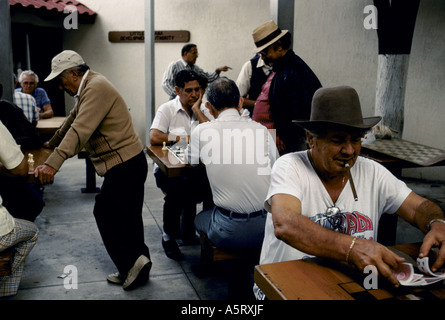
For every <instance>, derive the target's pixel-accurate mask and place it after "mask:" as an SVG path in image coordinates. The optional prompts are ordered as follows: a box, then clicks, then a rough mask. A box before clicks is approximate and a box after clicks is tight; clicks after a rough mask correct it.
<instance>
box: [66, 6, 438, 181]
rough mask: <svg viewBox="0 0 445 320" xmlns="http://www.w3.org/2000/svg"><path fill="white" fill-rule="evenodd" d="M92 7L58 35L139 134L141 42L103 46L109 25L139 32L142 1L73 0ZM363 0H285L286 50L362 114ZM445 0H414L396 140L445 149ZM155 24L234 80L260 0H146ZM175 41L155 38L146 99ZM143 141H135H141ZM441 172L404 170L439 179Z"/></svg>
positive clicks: (371, 95) (369, 45) (367, 34)
mask: <svg viewBox="0 0 445 320" xmlns="http://www.w3.org/2000/svg"><path fill="white" fill-rule="evenodd" d="M82 3H84V4H85V5H87V6H88V7H90V8H91V9H92V10H95V11H96V12H97V13H98V16H97V20H96V23H95V24H94V25H91V26H90V25H86V26H81V27H80V29H79V30H73V31H67V32H66V41H65V48H71V49H74V50H77V51H79V52H80V53H81V54H82V55H83V56H84V58H85V59H86V60H87V62H88V63H89V64H90V66H91V67H92V68H93V69H95V70H97V71H99V72H101V73H103V74H105V75H106V76H107V77H108V78H109V79H110V80H111V81H112V82H113V83H114V84H115V85H116V87H117V88H118V89H119V91H120V92H121V93H122V95H123V96H124V98H125V100H126V101H127V103H128V105H129V107H130V108H131V113H132V116H133V119H134V122H135V126H136V129H137V132H138V134H139V135H140V137H141V139H143V140H145V133H146V130H148V128H146V124H145V119H146V118H145V114H146V104H145V96H144V90H145V75H144V66H145V65H144V63H145V61H144V59H145V54H144V45H143V44H130V43H110V42H109V41H108V32H109V31H133V30H136V31H138V30H144V13H145V8H144V0H127V1H122V0H82ZM372 4H373V1H372V0H335V1H329V0H295V22H294V23H295V28H294V30H293V36H294V50H295V52H296V53H297V54H298V55H299V56H301V57H302V58H303V60H305V61H306V62H307V63H308V64H309V66H310V67H311V68H312V69H313V70H314V71H315V72H316V74H317V75H318V76H319V78H320V80H321V82H322V83H323V85H324V86H335V85H344V84H346V85H351V86H353V87H354V88H356V89H357V91H358V93H359V95H360V98H361V102H362V108H363V114H364V116H371V115H373V114H374V103H375V88H376V80H377V55H378V43H377V32H376V31H375V30H366V29H365V28H364V27H363V20H364V18H365V16H366V15H365V14H364V13H363V9H364V8H365V6H366V5H372ZM444 16H445V2H444V1H443V0H427V1H421V4H420V8H419V13H418V17H417V23H416V28H415V33H414V39H413V47H412V53H411V58H410V65H409V74H408V82H407V88H406V100H405V129H404V136H403V137H404V138H405V139H407V140H412V141H414V142H418V143H422V144H426V145H429V146H432V147H437V148H441V149H445V138H444V137H443V130H442V128H443V123H445V112H444V102H443V101H445V90H444V87H445V59H444V58H445V37H444V36H443V35H444V34H445V19H443V17H444ZM154 19H155V22H154V24H155V30H188V31H190V33H191V38H190V42H193V43H196V44H197V45H198V49H199V54H200V56H199V58H198V61H197V64H198V65H199V66H201V67H202V68H204V69H205V70H207V71H211V70H214V69H215V68H217V67H219V66H221V65H229V66H231V67H232V68H233V70H231V71H229V72H226V73H223V75H225V76H227V77H229V78H232V79H236V77H237V75H238V73H239V70H240V68H241V66H242V64H243V63H244V62H245V61H246V60H248V59H249V58H250V57H251V56H252V55H253V51H252V50H253V48H254V45H253V43H252V38H251V32H252V30H253V29H254V28H255V27H257V26H258V25H260V24H261V23H263V22H265V21H267V20H269V19H270V5H269V0H242V1H240V0H168V1H166V0H155V17H154ZM183 45H184V43H156V44H155V105H156V107H159V105H160V104H162V103H163V102H165V101H167V99H168V97H167V95H166V94H165V93H164V91H163V90H162V88H161V86H160V84H161V80H162V75H163V73H164V70H165V69H166V67H167V66H168V64H169V63H170V62H171V61H173V60H176V59H179V58H180V50H181V48H182V46H183ZM144 142H145V141H144ZM444 171H445V170H443V167H442V168H439V169H422V170H418V169H415V170H407V171H405V174H406V175H408V176H414V177H419V178H427V179H432V180H444V181H445V172H444Z"/></svg>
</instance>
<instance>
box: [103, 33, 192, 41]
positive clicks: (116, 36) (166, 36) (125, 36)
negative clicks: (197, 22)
mask: <svg viewBox="0 0 445 320" xmlns="http://www.w3.org/2000/svg"><path fill="white" fill-rule="evenodd" d="M108 40H109V41H110V42H124V43H134V42H144V31H110V32H108ZM189 41H190V31H185V30H171V31H155V42H189Z"/></svg>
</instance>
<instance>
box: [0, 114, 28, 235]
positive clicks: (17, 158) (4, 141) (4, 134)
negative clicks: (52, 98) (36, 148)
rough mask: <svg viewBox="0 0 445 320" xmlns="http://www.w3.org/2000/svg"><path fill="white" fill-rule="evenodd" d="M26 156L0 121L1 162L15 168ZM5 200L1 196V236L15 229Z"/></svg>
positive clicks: (8, 167) (9, 167) (6, 166)
mask: <svg viewBox="0 0 445 320" xmlns="http://www.w3.org/2000/svg"><path fill="white" fill-rule="evenodd" d="M23 158H24V155H23V153H22V151H20V147H19V146H18V145H17V143H16V142H15V140H14V138H13V137H12V135H11V133H10V132H9V131H8V129H6V127H5V126H4V125H3V123H2V122H1V121H0V162H1V163H2V164H3V165H4V166H5V168H6V169H8V170H10V169H14V168H16V167H18V166H19V165H20V163H21V162H22V160H23ZM2 203H3V200H2V197H1V196H0V237H1V236H4V235H5V234H8V233H9V232H11V231H12V229H14V224H15V223H14V218H13V217H12V216H11V215H10V214H9V212H8V210H7V209H6V208H5V207H4V206H3V205H2Z"/></svg>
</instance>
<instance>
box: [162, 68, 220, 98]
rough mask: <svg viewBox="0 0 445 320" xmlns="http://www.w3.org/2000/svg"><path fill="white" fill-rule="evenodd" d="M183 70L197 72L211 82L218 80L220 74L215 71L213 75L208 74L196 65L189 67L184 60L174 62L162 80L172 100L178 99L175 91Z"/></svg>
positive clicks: (163, 87)
mask: <svg viewBox="0 0 445 320" xmlns="http://www.w3.org/2000/svg"><path fill="white" fill-rule="evenodd" d="M182 70H192V71H195V72H196V73H197V74H198V75H200V76H201V77H204V78H207V80H208V81H209V83H210V82H212V81H214V80H216V79H217V78H218V77H219V74H218V73H217V72H216V71H214V72H212V73H207V72H205V71H204V70H202V69H201V68H200V67H198V66H197V65H196V64H194V65H189V64H188V63H187V62H185V61H184V59H179V60H178V61H173V62H172V63H170V65H169V66H168V68H167V70H165V72H164V77H163V79H162V89H164V91H165V92H166V93H167V94H168V95H169V96H170V98H171V99H173V98H174V97H176V91H175V78H176V75H177V74H178V72H179V71H182Z"/></svg>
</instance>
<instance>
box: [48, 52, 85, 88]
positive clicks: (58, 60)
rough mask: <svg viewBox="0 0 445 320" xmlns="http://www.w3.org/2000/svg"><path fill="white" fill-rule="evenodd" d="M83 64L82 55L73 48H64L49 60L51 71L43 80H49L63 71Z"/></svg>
mask: <svg viewBox="0 0 445 320" xmlns="http://www.w3.org/2000/svg"><path fill="white" fill-rule="evenodd" d="M83 64H85V61H83V59H82V57H81V56H80V55H79V54H78V53H77V52H75V51H73V50H65V51H62V52H61V53H59V54H58V55H57V56H55V57H54V58H53V60H52V61H51V73H50V74H49V76H48V77H46V79H45V81H50V80H52V79H54V78H55V77H57V76H58V75H59V74H61V73H62V72H63V71H65V70H67V69H69V68H73V67H77V66H80V65H83Z"/></svg>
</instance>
